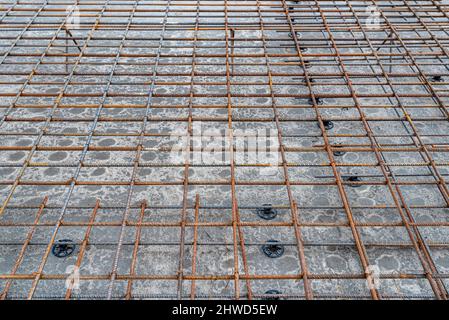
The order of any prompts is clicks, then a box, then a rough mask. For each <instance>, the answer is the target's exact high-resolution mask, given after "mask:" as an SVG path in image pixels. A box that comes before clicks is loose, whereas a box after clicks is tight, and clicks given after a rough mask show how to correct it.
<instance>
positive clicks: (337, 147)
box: [333, 144, 346, 157]
mask: <svg viewBox="0 0 449 320" xmlns="http://www.w3.org/2000/svg"><path fill="white" fill-rule="evenodd" d="M340 148H342V146H341V145H340V144H338V145H335V146H334V152H333V154H334V156H336V157H341V156H343V155H344V154H345V153H346V152H344V151H341V150H338V149H340Z"/></svg>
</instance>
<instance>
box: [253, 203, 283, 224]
mask: <svg viewBox="0 0 449 320" xmlns="http://www.w3.org/2000/svg"><path fill="white" fill-rule="evenodd" d="M257 215H258V216H259V217H261V218H262V219H264V220H273V219H274V218H276V216H277V215H278V212H277V210H276V209H274V208H273V206H272V205H271V204H269V203H267V204H264V205H262V207H261V208H258V209H257Z"/></svg>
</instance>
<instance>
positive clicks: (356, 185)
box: [344, 175, 362, 188]
mask: <svg viewBox="0 0 449 320" xmlns="http://www.w3.org/2000/svg"><path fill="white" fill-rule="evenodd" d="M344 180H346V181H349V182H360V181H362V179H360V177H359V176H358V175H353V176H348V177H345V178H344ZM349 186H351V187H353V188H358V187H360V186H361V185H360V184H349Z"/></svg>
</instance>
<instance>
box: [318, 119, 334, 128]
mask: <svg viewBox="0 0 449 320" xmlns="http://www.w3.org/2000/svg"><path fill="white" fill-rule="evenodd" d="M323 125H324V129H326V130H331V129H332V128H333V127H334V123H333V122H332V121H331V120H323ZM318 126H319V125H318Z"/></svg>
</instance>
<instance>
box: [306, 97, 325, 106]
mask: <svg viewBox="0 0 449 320" xmlns="http://www.w3.org/2000/svg"><path fill="white" fill-rule="evenodd" d="M315 102H316V104H317V105H318V106H321V105H323V103H324V101H323V99H321V98H315ZM309 104H311V105H313V99H312V98H310V99H309Z"/></svg>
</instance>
